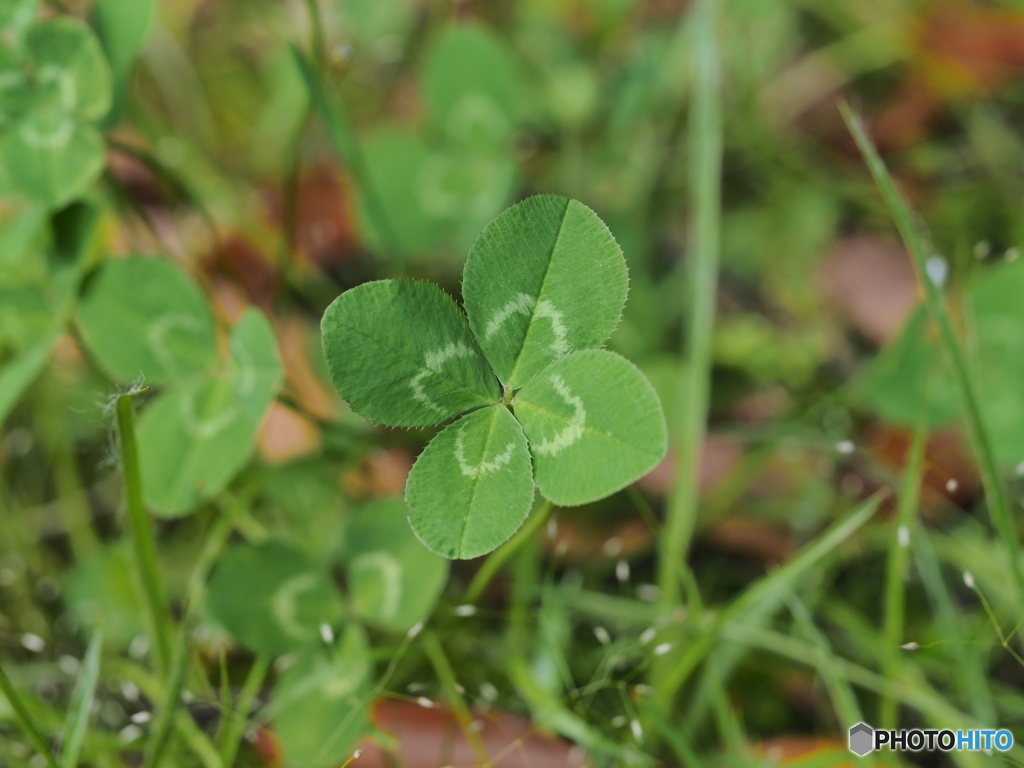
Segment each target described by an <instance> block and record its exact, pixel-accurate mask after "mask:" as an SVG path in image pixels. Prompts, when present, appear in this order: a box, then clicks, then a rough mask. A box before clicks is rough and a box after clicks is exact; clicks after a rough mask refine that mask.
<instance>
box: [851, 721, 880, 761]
mask: <svg viewBox="0 0 1024 768" xmlns="http://www.w3.org/2000/svg"><path fill="white" fill-rule="evenodd" d="M874 748H875V729H874V728H872V727H871V726H870V725H868V724H867V723H857V724H856V725H855V726H853V727H852V728H851V729H850V751H851V752H853V754H855V755H859V756H860V757H864V755H866V754H867V753H868V752H871V751H872V750H874Z"/></svg>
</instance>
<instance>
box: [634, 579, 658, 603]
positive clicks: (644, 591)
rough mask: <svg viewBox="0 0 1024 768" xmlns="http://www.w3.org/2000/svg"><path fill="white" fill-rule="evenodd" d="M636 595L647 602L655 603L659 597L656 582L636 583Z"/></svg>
mask: <svg viewBox="0 0 1024 768" xmlns="http://www.w3.org/2000/svg"><path fill="white" fill-rule="evenodd" d="M636 596H637V597H639V598H640V599H641V600H643V601H644V602H647V603H656V602H657V601H658V598H660V597H661V590H660V589H658V585H657V584H637V585H636Z"/></svg>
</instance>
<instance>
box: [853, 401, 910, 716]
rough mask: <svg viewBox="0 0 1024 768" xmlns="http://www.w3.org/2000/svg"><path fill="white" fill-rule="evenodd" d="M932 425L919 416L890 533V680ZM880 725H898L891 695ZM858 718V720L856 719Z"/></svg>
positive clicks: (886, 656)
mask: <svg viewBox="0 0 1024 768" xmlns="http://www.w3.org/2000/svg"><path fill="white" fill-rule="evenodd" d="M927 437H928V427H927V425H926V423H925V421H924V419H918V422H917V426H916V427H915V428H914V439H913V442H912V443H911V445H910V454H909V457H908V459H907V468H906V471H905V473H904V475H903V487H902V488H900V499H899V507H898V508H897V510H896V519H895V520H893V522H892V535H891V536H890V537H889V557H888V563H887V566H886V580H885V615H884V618H883V623H882V675H883V676H884V677H885V678H886V679H887V680H896V678H897V677H898V675H899V668H900V661H901V659H902V656H901V654H902V653H903V651H901V649H900V645H902V644H903V640H902V638H903V614H904V609H905V607H906V590H905V585H906V580H907V565H908V560H909V557H910V541H909V536H910V532H911V531H912V530H914V529H915V527H916V526H915V525H914V520H915V518H916V517H917V507H918V499H919V497H920V493H921V478H922V473H923V471H924V447H925V442H926V440H927ZM879 711H880V714H879V718H878V719H879V726H880V727H881V728H885V729H887V730H892V729H894V728H895V727H896V718H897V708H896V700H895V699H893V698H892V697H890V696H886V697H883V698H882V703H881V705H880V707H879ZM855 722H856V721H855Z"/></svg>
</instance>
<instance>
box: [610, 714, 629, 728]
mask: <svg viewBox="0 0 1024 768" xmlns="http://www.w3.org/2000/svg"><path fill="white" fill-rule="evenodd" d="M625 724H626V716H625V715H616V716H615V717H613V718H612V728H621V727H622V726H624V725H625Z"/></svg>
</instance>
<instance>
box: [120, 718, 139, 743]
mask: <svg viewBox="0 0 1024 768" xmlns="http://www.w3.org/2000/svg"><path fill="white" fill-rule="evenodd" d="M141 736H142V729H141V728H139V726H137V725H135V724H134V723H133V724H131V725H126V726H125V727H124V728H122V729H121V731H120V732H119V733H118V734H117V738H119V739H120V740H121V741H123V742H124V743H125V744H131V743H132V742H133V741H135V740H136V739H138V738H139V737H141Z"/></svg>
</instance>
